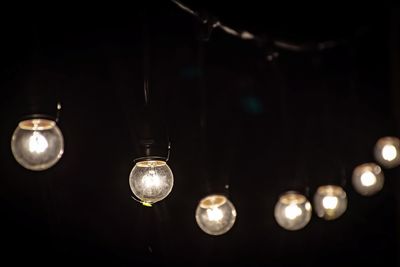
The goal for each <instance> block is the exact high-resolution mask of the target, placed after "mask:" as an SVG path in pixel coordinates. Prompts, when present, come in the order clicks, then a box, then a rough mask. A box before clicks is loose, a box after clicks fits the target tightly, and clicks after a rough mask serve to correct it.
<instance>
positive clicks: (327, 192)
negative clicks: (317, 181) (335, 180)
mask: <svg viewBox="0 0 400 267" xmlns="http://www.w3.org/2000/svg"><path fill="white" fill-rule="evenodd" d="M314 208H315V211H316V213H317V215H318V217H320V218H323V219H325V220H333V219H336V218H338V217H340V216H341V215H342V214H343V213H344V212H345V211H346V209H347V195H346V192H345V191H344V190H343V188H341V187H340V186H335V185H324V186H320V187H318V189H317V192H316V193H315V195H314Z"/></svg>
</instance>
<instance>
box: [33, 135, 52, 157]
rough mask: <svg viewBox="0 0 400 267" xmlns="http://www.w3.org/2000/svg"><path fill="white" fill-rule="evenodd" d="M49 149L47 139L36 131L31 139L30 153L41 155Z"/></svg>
mask: <svg viewBox="0 0 400 267" xmlns="http://www.w3.org/2000/svg"><path fill="white" fill-rule="evenodd" d="M48 147H49V143H48V142H47V140H46V138H45V137H44V136H43V135H42V134H40V133H39V132H37V131H34V132H33V134H32V136H31V137H30V138H29V151H30V152H31V153H37V154H41V153H43V152H44V151H46V149H47V148H48Z"/></svg>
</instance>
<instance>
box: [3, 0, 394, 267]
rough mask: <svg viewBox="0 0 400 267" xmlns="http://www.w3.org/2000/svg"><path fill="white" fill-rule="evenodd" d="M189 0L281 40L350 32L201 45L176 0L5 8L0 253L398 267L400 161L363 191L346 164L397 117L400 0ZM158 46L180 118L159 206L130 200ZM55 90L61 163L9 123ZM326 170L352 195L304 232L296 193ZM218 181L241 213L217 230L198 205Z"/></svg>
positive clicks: (159, 87) (158, 72) (167, 103)
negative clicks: (29, 147)
mask: <svg viewBox="0 0 400 267" xmlns="http://www.w3.org/2000/svg"><path fill="white" fill-rule="evenodd" d="M186 3H189V4H191V5H192V6H194V7H195V8H198V9H199V10H207V11H209V12H210V13H212V14H215V15H218V16H219V18H220V19H221V20H222V21H224V22H226V24H228V25H233V26H234V27H236V28H239V29H247V30H250V31H252V32H256V33H260V34H265V36H267V37H269V38H280V39H285V40H290V41H293V42H299V43H302V42H311V43H312V42H318V41H324V40H346V41H347V43H346V44H345V45H342V46H339V47H337V48H334V49H330V50H326V51H322V52H321V51H320V52H316V51H310V52H303V53H295V52H289V51H282V50H273V51H276V52H278V53H279V57H278V58H277V59H275V60H274V61H273V62H269V61H268V60H266V58H267V56H268V54H269V53H270V52H271V50H270V48H267V47H260V46H257V45H255V44H254V43H252V42H247V41H243V40H239V39H236V38H234V37H232V36H228V35H226V34H224V33H222V32H221V31H220V30H217V29H216V30H215V31H214V32H213V33H212V35H211V38H210V40H209V41H208V42H206V43H203V44H201V45H199V42H198V35H199V25H198V23H197V22H196V20H194V19H193V18H192V17H191V16H189V15H188V14H186V13H184V12H183V11H181V10H180V9H179V8H177V7H176V6H175V5H174V4H173V3H171V2H168V1H166V2H162V3H161V2H156V1H151V2H149V4H148V5H147V6H138V5H133V6H132V7H128V6H127V7H125V8H124V7H118V9H116V10H114V9H109V10H106V9H104V10H102V12H100V11H97V10H93V9H92V8H91V7H87V9H85V10H83V9H81V8H77V7H74V8H71V7H62V6H60V7H50V11H46V12H44V11H43V10H42V13H43V14H42V13H36V12H33V11H31V12H26V13H24V12H20V11H19V9H17V8H10V9H4V11H5V13H9V15H10V18H8V17H3V19H2V20H3V21H2V24H1V26H0V28H1V32H2V34H1V35H2V42H1V45H2V49H1V61H0V65H1V69H0V71H1V72H0V78H1V84H0V86H1V92H2V96H1V103H0V109H1V114H0V121H1V126H2V127H1V131H0V151H1V155H0V156H1V160H0V207H1V219H0V229H1V231H2V234H1V239H0V240H1V243H2V249H1V252H0V253H1V258H2V261H11V262H13V263H14V264H13V265H20V264H41V265H49V266H50V265H52V266H56V265H64V264H65V265H70V264H74V265H83V264H90V265H95V264H100V265H109V266H143V265H167V264H185V265H187V266H190V265H198V266H209V265H214V264H215V265H217V264H223V265H224V264H229V265H253V266H285V265H296V266H321V265H324V266H330V265H332V266H337V265H339V264H344V265H350V264H357V265H358V264H360V265H363V264H364V265H367V264H375V265H378V264H380V265H383V266H396V265H397V264H398V261H399V259H398V256H397V253H398V250H399V247H398V242H399V241H398V240H399V233H398V227H399V226H398V225H399V219H398V216H397V214H398V204H397V203H398V201H399V197H398V193H397V192H398V182H397V179H398V178H399V173H398V170H396V169H393V170H387V171H386V170H385V176H386V180H385V187H384V189H383V190H382V191H381V192H380V193H379V194H377V195H375V196H372V197H369V198H366V197H362V196H360V195H358V194H357V193H356V192H354V190H353V189H352V187H351V181H350V178H351V173H352V170H353V168H354V167H355V166H357V165H358V164H361V163H365V162H370V161H373V155H372V148H373V146H374V144H375V142H376V140H377V139H378V138H379V137H381V136H386V135H397V133H398V128H397V127H398V125H399V117H398V115H400V113H399V108H398V106H399V104H400V97H399V92H398V90H399V89H398V88H399V87H398V75H399V68H398V64H399V58H398V42H397V41H396V40H398V28H397V29H396V25H398V19H397V16H398V10H397V11H396V10H395V9H394V8H390V7H384V6H372V5H371V6H367V5H365V6H357V7H349V6H347V5H345V4H339V3H336V4H335V5H334V6H333V5H328V4H324V5H322V4H321V5H320V6H309V7H306V6H303V5H302V6H298V7H297V6H293V5H292V4H291V3H284V4H283V5H282V6H279V7H278V6H271V5H268V6H265V3H263V5H262V4H261V3H258V4H257V3H251V2H248V3H247V2H246V3H247V4H246V5H244V4H243V3H236V4H235V3H230V4H229V5H227V4H221V3H220V4H216V3H212V1H203V2H202V3H201V4H198V3H197V4H196V3H194V1H187V2H186ZM70 8H71V10H70ZM104 8H107V6H106V5H105V6H104ZM77 10H80V12H77ZM9 11H11V12H9ZM396 20H397V21H396ZM146 21H147V29H148V30H147V34H148V38H147V39H146V38H144V37H143V25H144V23H146ZM144 46H145V47H147V48H148V50H149V58H150V59H149V63H150V92H151V98H150V99H151V110H152V112H153V113H152V114H153V115H154V114H155V115H157V116H156V118H157V119H156V120H155V122H157V123H159V125H168V130H169V137H170V139H171V141H172V153H171V158H170V161H169V165H170V167H171V169H172V170H173V172H174V176H175V185H174V188H173V191H172V192H171V194H170V195H169V196H168V197H167V198H166V199H165V200H164V201H162V202H160V203H158V204H156V205H155V206H154V207H153V208H147V207H144V206H141V205H140V204H139V203H137V202H135V201H134V200H133V199H131V191H130V188H129V184H128V176H129V173H130V170H131V168H132V167H133V160H134V158H135V157H136V156H137V153H136V151H137V141H138V140H137V136H138V132H140V129H141V123H143V117H142V116H143V52H144V49H143V47H144ZM201 51H203V52H201ZM201 60H203V61H204V64H203V66H201V65H200V61H201ZM57 100H61V103H62V106H63V110H62V113H61V117H60V123H59V126H60V128H61V130H62V132H63V134H64V138H65V154H64V156H63V158H62V159H61V160H60V162H59V163H58V164H57V165H55V166H54V167H53V168H51V169H49V170H47V171H44V172H32V171H28V170H26V169H24V168H23V167H21V166H19V165H18V164H17V163H16V161H15V160H14V158H13V156H12V154H11V149H10V140H11V136H12V133H13V131H14V129H15V127H16V126H17V123H18V121H19V120H20V119H21V116H23V115H26V114H29V113H30V112H32V110H34V109H37V108H39V109H40V108H41V109H43V110H48V109H49V107H50V108H51V109H52V110H54V109H55V106H56V103H57ZM202 121H203V122H206V123H205V124H203V125H205V126H206V127H201V125H202V124H201V122H202ZM161 128H162V127H161ZM160 132H162V131H160ZM327 183H335V184H343V185H344V188H345V190H346V191H347V193H348V198H349V206H348V209H347V212H346V213H345V214H344V215H343V216H342V217H341V218H339V219H337V220H335V221H330V222H327V221H323V220H322V219H319V218H317V216H316V215H315V214H313V217H312V220H311V221H310V223H309V225H307V226H306V227H305V228H304V229H303V230H300V231H295V232H290V231H286V230H284V229H282V228H280V227H279V226H278V225H277V223H276V222H275V220H274V217H273V210H274V205H275V203H276V200H277V198H278V196H279V195H280V194H281V193H282V192H284V191H286V190H292V189H295V190H299V191H301V192H304V193H307V192H308V195H309V198H310V200H311V199H312V196H313V193H314V192H315V189H316V188H317V186H319V185H323V184H327ZM225 185H229V190H228V189H226V188H225ZM212 192H222V193H226V194H228V195H229V197H230V199H231V201H232V202H233V204H234V205H235V207H236V210H237V213H238V217H237V221H236V223H235V225H234V227H233V228H232V229H231V231H229V232H228V233H227V234H225V235H222V236H218V237H211V236H208V235H206V234H205V233H203V232H202V231H201V230H200V228H199V227H198V226H197V225H196V222H195V218H194V211H195V208H196V206H197V203H198V201H199V199H201V198H202V197H204V196H205V195H206V194H208V193H212Z"/></svg>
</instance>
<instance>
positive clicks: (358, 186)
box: [352, 163, 385, 196]
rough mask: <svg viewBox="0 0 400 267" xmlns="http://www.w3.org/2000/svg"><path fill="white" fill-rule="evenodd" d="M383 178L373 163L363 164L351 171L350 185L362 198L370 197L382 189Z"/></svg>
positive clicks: (379, 168)
mask: <svg viewBox="0 0 400 267" xmlns="http://www.w3.org/2000/svg"><path fill="white" fill-rule="evenodd" d="M384 182H385V177H384V175H383V172H382V170H381V167H379V166H378V165H376V164H375V163H365V164H362V165H359V166H357V167H356V168H355V169H354V171H353V177H352V183H353V187H354V189H355V190H356V191H357V192H358V193H359V194H361V195H363V196H371V195H374V194H376V193H378V192H379V191H381V189H382V188H383V184H384Z"/></svg>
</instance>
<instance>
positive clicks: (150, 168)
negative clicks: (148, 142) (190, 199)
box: [129, 160, 174, 205]
mask: <svg viewBox="0 0 400 267" xmlns="http://www.w3.org/2000/svg"><path fill="white" fill-rule="evenodd" d="M129 185H130V187H131V190H132V192H133V194H134V195H135V196H136V197H138V198H139V199H140V200H141V201H142V202H143V204H145V205H151V204H153V203H156V202H158V201H160V200H162V199H164V198H166V197H167V196H168V194H169V193H170V192H171V190H172V187H173V185H174V176H173V174H172V171H171V169H170V168H169V166H168V165H167V163H166V162H165V161H161V160H144V161H139V162H137V163H136V164H135V166H134V167H133V169H132V171H131V174H130V175H129Z"/></svg>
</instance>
